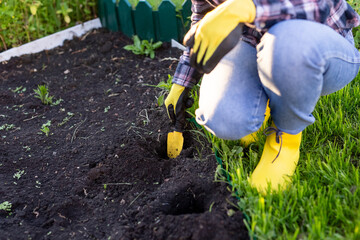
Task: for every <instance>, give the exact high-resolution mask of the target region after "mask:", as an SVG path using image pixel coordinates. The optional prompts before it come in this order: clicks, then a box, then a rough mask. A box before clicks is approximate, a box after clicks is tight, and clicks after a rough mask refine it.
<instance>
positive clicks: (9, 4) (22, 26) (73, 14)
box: [0, 0, 97, 52]
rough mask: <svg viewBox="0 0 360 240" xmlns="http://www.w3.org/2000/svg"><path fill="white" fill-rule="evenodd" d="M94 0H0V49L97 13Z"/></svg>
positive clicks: (89, 17)
mask: <svg viewBox="0 0 360 240" xmlns="http://www.w3.org/2000/svg"><path fill="white" fill-rule="evenodd" d="M96 3H97V1H96V0H75V1H72V0H0V52H1V51H4V50H7V49H10V48H12V47H17V46H20V45H22V44H24V43H27V42H30V41H33V40H35V39H38V38H41V37H44V36H47V35H50V34H52V33H55V32H57V31H60V30H63V29H65V28H68V27H71V26H74V25H75V24H76V23H79V22H85V21H87V20H91V19H94V18H95V17H96V16H97V6H96Z"/></svg>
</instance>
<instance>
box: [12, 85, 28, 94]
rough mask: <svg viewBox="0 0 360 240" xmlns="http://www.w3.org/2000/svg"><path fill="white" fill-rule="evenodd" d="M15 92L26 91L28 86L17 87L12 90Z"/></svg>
mask: <svg viewBox="0 0 360 240" xmlns="http://www.w3.org/2000/svg"><path fill="white" fill-rule="evenodd" d="M11 91H12V92H13V93H23V92H25V91H26V87H23V86H20V87H17V88H15V89H13V90H11Z"/></svg>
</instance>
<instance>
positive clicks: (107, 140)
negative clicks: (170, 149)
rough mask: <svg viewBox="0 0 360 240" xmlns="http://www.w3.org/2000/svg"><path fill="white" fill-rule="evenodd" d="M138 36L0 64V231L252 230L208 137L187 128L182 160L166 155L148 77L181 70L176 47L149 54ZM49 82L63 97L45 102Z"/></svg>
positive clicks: (71, 44)
mask: <svg viewBox="0 0 360 240" xmlns="http://www.w3.org/2000/svg"><path fill="white" fill-rule="evenodd" d="M131 43H132V41H131V40H130V39H129V38H128V37H126V36H124V35H122V34H121V33H119V32H116V33H113V32H108V31H107V30H104V29H99V30H94V31H92V32H89V33H88V34H85V35H84V36H82V37H81V38H76V39H74V40H72V41H67V42H65V44H64V46H62V47H58V48H56V49H53V50H49V51H43V52H41V53H38V54H33V55H26V56H22V57H17V58H12V59H10V60H9V61H8V62H2V63H0V82H1V84H0V138H1V144H0V186H1V187H0V204H1V203H3V202H5V201H8V202H9V203H11V211H4V210H0V236H1V239H220V238H221V239H222V240H225V239H247V238H248V234H247V230H246V227H245V225H244V222H243V216H242V214H241V212H239V211H236V209H234V208H233V207H232V204H231V203H236V199H235V198H233V197H232V196H231V192H230V191H229V190H228V189H227V184H226V183H220V182H214V175H215V171H216V168H217V164H216V160H215V156H214V155H213V153H212V152H211V151H210V149H209V147H208V146H206V141H205V139H201V137H200V136H199V135H197V136H196V137H194V136H191V135H192V133H191V132H188V135H189V136H190V137H187V138H186V145H185V149H184V151H183V153H182V154H181V155H180V156H179V157H178V158H177V159H167V158H166V157H165V156H164V154H163V152H161V151H160V150H161V149H163V147H164V145H163V144H161V143H160V139H163V137H164V136H166V134H167V132H168V131H169V130H170V122H169V120H168V119H167V116H166V112H165V109H164V107H159V106H158V105H157V101H156V96H158V95H159V92H160V89H158V88H155V87H152V86H149V84H150V85H156V84H158V83H159V82H160V81H166V80H167V78H168V74H170V75H173V73H174V71H175V68H176V65H177V58H178V57H179V56H180V54H181V52H180V50H178V49H174V48H170V47H169V46H168V45H163V47H161V48H160V49H159V50H158V51H157V52H156V57H155V59H150V58H145V57H143V56H137V55H134V54H132V53H131V52H128V51H125V50H124V49H123V47H124V46H125V45H126V44H131ZM41 84H45V85H46V86H47V87H48V88H49V92H50V95H52V96H54V102H56V100H60V99H62V101H58V102H59V104H58V105H53V106H50V105H43V104H42V103H41V101H40V100H39V99H37V98H35V94H34V91H33V89H35V88H37V86H38V85H41ZM49 121H51V123H50V124H49V135H48V136H46V135H45V133H44V132H42V131H41V130H40V129H41V127H42V125H43V124H46V123H49ZM196 138H200V140H201V142H202V144H200V143H199V142H198V141H195V140H194V139H196ZM159 149H160V150H159ZM232 210H235V211H232Z"/></svg>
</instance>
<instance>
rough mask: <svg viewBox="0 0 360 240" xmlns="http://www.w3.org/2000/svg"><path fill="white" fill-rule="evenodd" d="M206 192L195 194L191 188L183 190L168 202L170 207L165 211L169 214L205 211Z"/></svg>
mask: <svg viewBox="0 0 360 240" xmlns="http://www.w3.org/2000/svg"><path fill="white" fill-rule="evenodd" d="M204 196H205V194H204V193H200V194H195V193H194V192H193V191H192V189H191V188H189V189H188V190H185V191H182V192H180V193H178V194H176V195H175V196H174V198H173V199H171V201H170V202H169V204H166V205H167V206H168V207H167V209H166V210H165V211H164V213H165V214H167V215H182V214H192V213H203V212H205V207H204Z"/></svg>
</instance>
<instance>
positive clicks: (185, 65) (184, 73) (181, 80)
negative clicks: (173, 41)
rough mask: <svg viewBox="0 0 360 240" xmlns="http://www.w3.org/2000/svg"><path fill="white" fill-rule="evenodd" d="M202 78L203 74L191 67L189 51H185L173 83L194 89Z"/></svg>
mask: <svg viewBox="0 0 360 240" xmlns="http://www.w3.org/2000/svg"><path fill="white" fill-rule="evenodd" d="M201 77H202V74H201V73H199V72H198V71H197V70H196V69H195V68H193V67H191V66H190V57H189V51H188V50H186V51H184V53H183V55H182V56H181V57H180V61H179V64H178V65H177V68H176V71H175V74H174V78H173V80H172V83H176V84H178V85H181V86H184V87H188V88H193V87H194V86H195V85H196V84H197V83H198V82H199V80H200V78H201Z"/></svg>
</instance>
